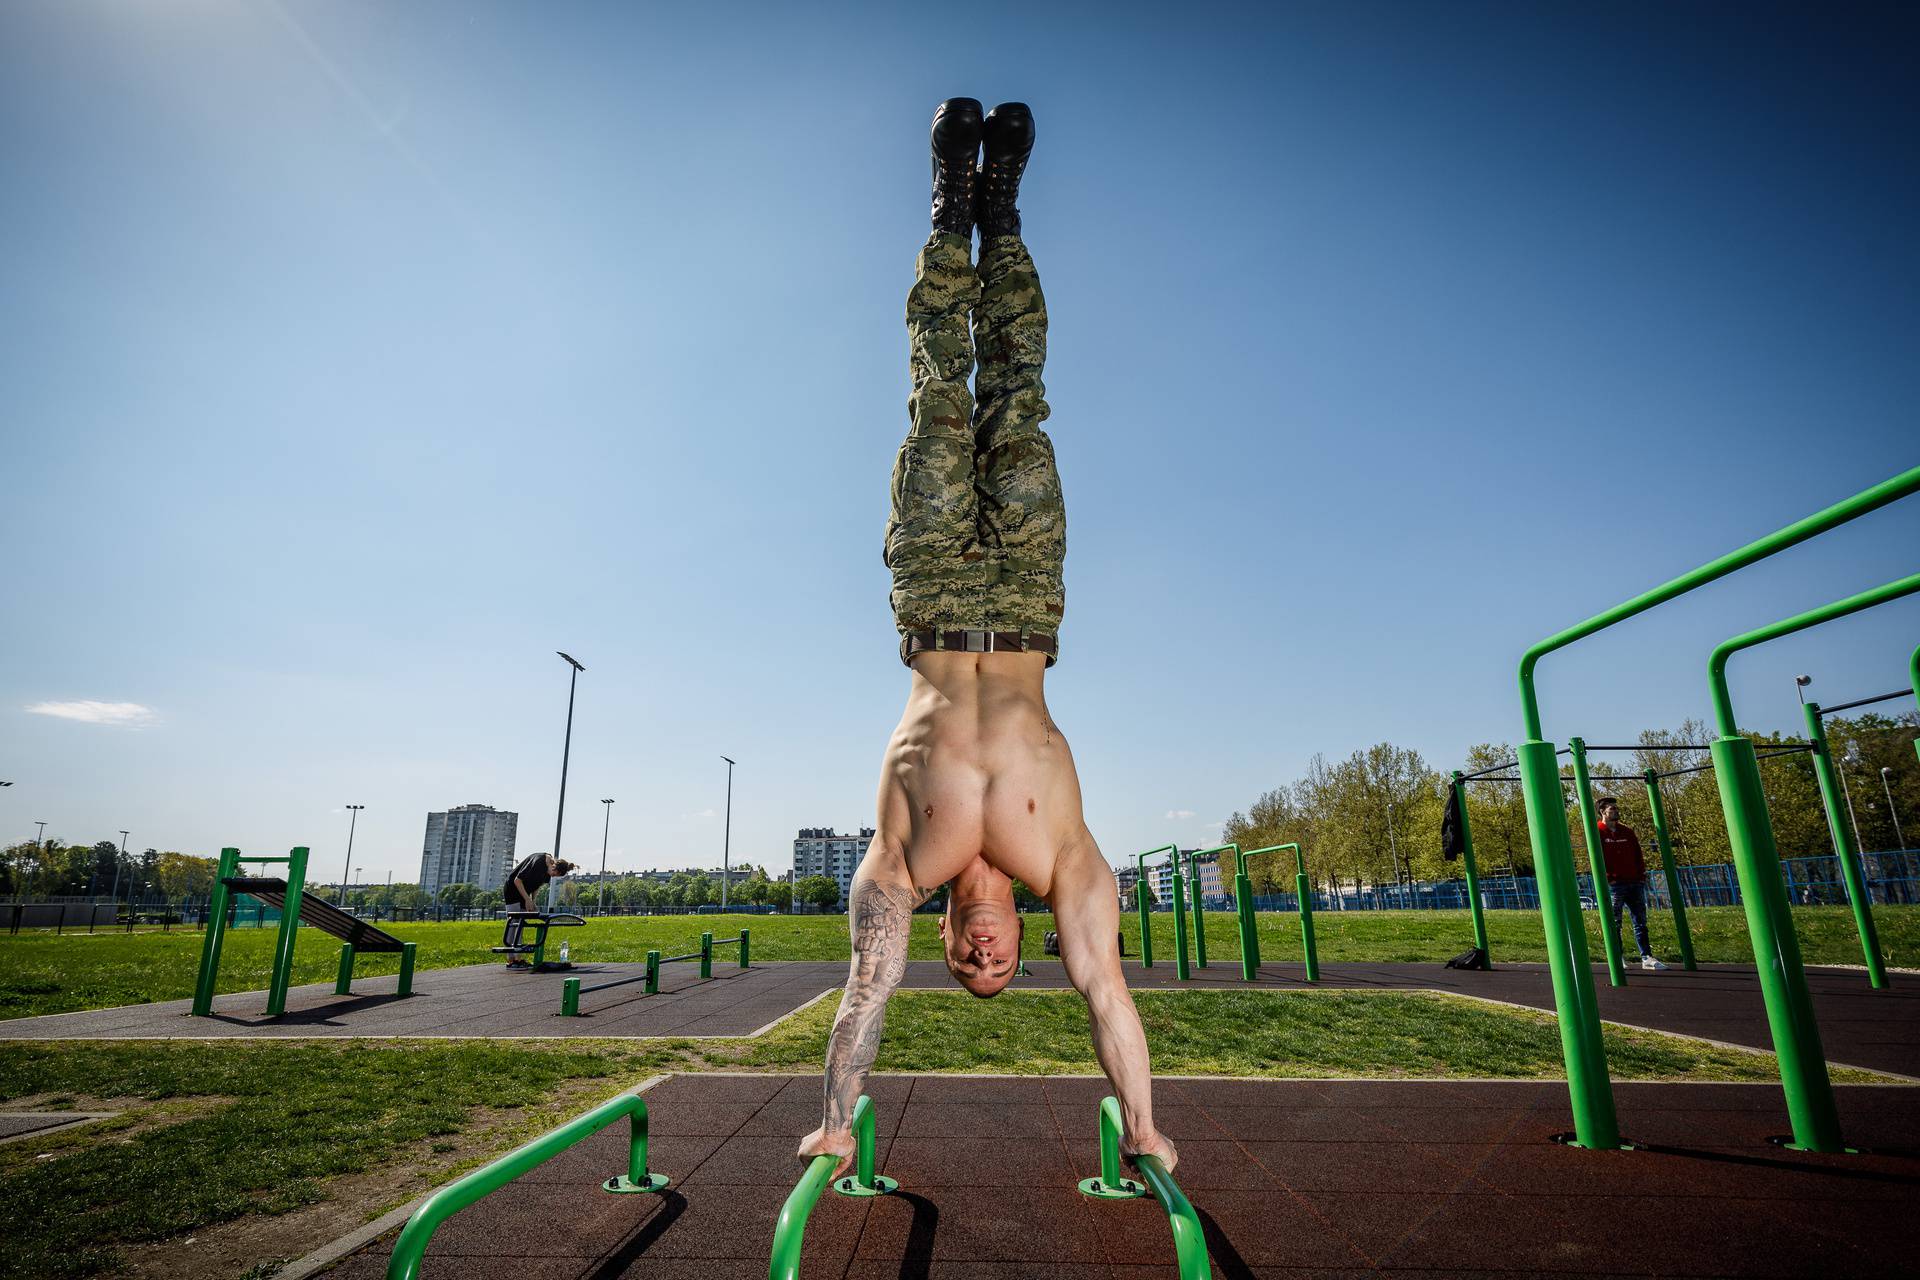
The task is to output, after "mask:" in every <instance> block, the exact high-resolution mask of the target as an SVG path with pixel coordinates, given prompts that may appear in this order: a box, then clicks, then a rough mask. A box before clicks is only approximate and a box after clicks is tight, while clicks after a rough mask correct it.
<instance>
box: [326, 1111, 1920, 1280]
mask: <svg viewBox="0 0 1920 1280" xmlns="http://www.w3.org/2000/svg"><path fill="white" fill-rule="evenodd" d="M1106 1087H1107V1086H1106V1084H1105V1082H1104V1081H1099V1080H1086V1079H1077V1078H1076V1079H1023V1080H1007V1079H998V1080H994V1079H979V1078H959V1077H939V1076H922V1077H885V1078H880V1079H877V1080H875V1081H874V1082H873V1084H872V1087H871V1093H872V1095H873V1097H874V1100H875V1103H876V1106H877V1110H878V1119H879V1125H878V1131H879V1135H880V1140H879V1144H878V1146H879V1153H878V1154H879V1160H880V1168H881V1171H882V1172H884V1173H886V1174H887V1175H888V1176H890V1177H894V1178H898V1179H899V1180H900V1183H901V1189H900V1193H899V1194H897V1195H893V1196H888V1197H884V1198H880V1199H872V1200H858V1199H849V1198H845V1197H841V1196H838V1195H835V1194H834V1193H832V1192H831V1191H829V1192H828V1193H826V1194H825V1195H824V1196H823V1197H822V1198H821V1200H820V1203H819V1206H818V1207H817V1208H816V1209H815V1210H814V1213H813V1217H812V1220H811V1223H810V1225H809V1227H808V1230H807V1240H806V1251H805V1259H804V1263H803V1267H802V1275H804V1276H806V1277H808V1278H809V1280H823V1278H825V1277H841V1278H842V1280H877V1278H879V1277H887V1278H889V1280H892V1278H895V1277H916V1278H917V1277H926V1278H928V1280H963V1278H964V1280H1013V1278H1015V1277H1044V1278H1045V1280H1095V1278H1096V1277H1098V1278H1101V1280H1144V1278H1145V1277H1149V1276H1151V1277H1169V1276H1172V1275H1173V1274H1174V1271H1173V1265H1172V1263H1173V1257H1172V1247H1171V1243H1170V1236H1169V1233H1168V1227H1167V1222H1166V1218H1165V1215H1164V1214H1163V1213H1162V1212H1161V1211H1160V1209H1159V1208H1158V1206H1157V1205H1155V1204H1154V1203H1153V1202H1152V1201H1150V1200H1129V1201H1095V1200H1090V1199H1087V1198H1085V1197H1083V1196H1081V1195H1080V1194H1079V1193H1078V1192H1077V1191H1076V1190H1075V1185H1074V1184H1075V1182H1076V1180H1077V1179H1079V1178H1082V1177H1088V1176H1091V1175H1093V1174H1095V1173H1097V1172H1098V1145H1097V1140H1096V1138H1095V1131H1096V1130H1095V1124H1096V1122H1095V1106H1096V1104H1097V1100H1098V1099H1099V1098H1100V1097H1101V1096H1102V1095H1103V1094H1104V1093H1105V1092H1106ZM819 1088H820V1084H819V1078H818V1077H817V1076H805V1077H784V1076H678V1077H674V1078H672V1079H670V1080H667V1081H665V1082H664V1083H662V1084H659V1085H657V1086H656V1087H655V1088H654V1089H652V1090H651V1091H649V1092H648V1094H647V1099H648V1106H649V1110H650V1113H651V1129H652V1135H653V1141H652V1154H651V1161H650V1163H651V1165H652V1167H653V1168H654V1169H655V1170H656V1171H659V1172H662V1173H665V1174H667V1175H669V1176H670V1177H671V1178H672V1179H673V1184H672V1187H671V1188H670V1190H669V1192H668V1194H666V1195H664V1196H660V1197H653V1196H611V1195H606V1194H604V1193H602V1192H601V1191H600V1190H599V1183H600V1180H601V1179H603V1178H605V1177H607V1176H608V1175H609V1174H610V1173H614V1172H619V1171H621V1170H622V1169H623V1168H624V1159H625V1132H624V1129H625V1127H624V1126H623V1125H616V1126H614V1127H613V1128H610V1129H608V1130H605V1131H603V1132H602V1133H600V1134H598V1135H596V1136H595V1137H594V1138H592V1139H589V1140H588V1141H587V1142H585V1143H583V1144H581V1145H580V1146H578V1147H575V1148H574V1149H573V1150H572V1151H571V1152H569V1153H567V1154H566V1155H563V1156H561V1157H558V1158H557V1159H555V1160H553V1161H552V1162H550V1163H548V1164H547V1165H544V1166H542V1167H541V1168H540V1169H539V1170H537V1171H535V1172H533V1173H531V1174H528V1175H527V1176H526V1177H524V1178H522V1179H521V1180H519V1181H518V1182H515V1183H513V1184H511V1185H509V1186H508V1187H506V1188H504V1189H502V1190H500V1191H498V1192H495V1193H494V1194H493V1195H491V1196H489V1197H488V1198H487V1199H485V1200H482V1201H481V1202H480V1203H478V1204H476V1205H474V1206H472V1207H471V1208H468V1209H466V1210H463V1211H462V1212H461V1213H459V1214H458V1215H456V1216H455V1217H454V1218H452V1219H451V1220H450V1221H449V1222H448V1223H447V1224H446V1225H445V1226H444V1227H442V1228H441V1230H440V1231H439V1233H438V1234H437V1235H436V1236H435V1237H434V1241H433V1245H432V1248H431V1250H430V1251H429V1253H428V1255H427V1263H426V1267H425V1270H424V1273H423V1274H424V1276H425V1277H426V1280H434V1278H435V1277H455V1276H459V1277H479V1278H482V1280H491V1278H492V1277H499V1278H500V1280H508V1278H509V1277H511V1278H512V1280H575V1278H578V1280H588V1278H592V1280H618V1278H619V1277H627V1276H631V1277H634V1278H635V1280H721V1278H724V1280H742V1278H752V1277H757V1276H761V1275H764V1274H766V1269H767V1258H768V1253H769V1250H770V1247H771V1241H772V1236H773V1224H774V1220H775V1217H776V1215H777V1214H778V1212H779V1209H780V1206H781V1204H782V1202H783V1201H784V1199H785V1197H786V1195H787V1193H788V1191H789V1190H790V1189H791V1188H792V1186H793V1183H794V1181H795V1180H796V1179H797V1177H798V1176H799V1173H800V1166H799V1164H798V1163H797V1162H796V1161H795V1160H794V1158H793V1149H794V1147H795V1145H796V1143H797V1140H798V1137H799V1135H801V1134H802V1133H804V1132H806V1131H807V1130H808V1129H809V1128H810V1127H812V1126H813V1125H814V1124H816V1123H817V1122H818V1120H819V1096H818V1095H819ZM1616 1089H1617V1093H1618V1096H1619V1106H1620V1114H1621V1120H1622V1126H1623V1128H1624V1130H1625V1132H1626V1133H1627V1134H1628V1135H1629V1136H1630V1137H1631V1138H1633V1139H1635V1140H1637V1141H1638V1142H1640V1143H1642V1144H1646V1145H1644V1146H1642V1148H1641V1149H1639V1150H1635V1151H1626V1152H1620V1151H1614V1152H1594V1151H1582V1150H1579V1149H1576V1148H1571V1147H1566V1146H1561V1145H1559V1144H1556V1143H1554V1142H1552V1141H1551V1140H1550V1137H1551V1135H1552V1134H1553V1133H1554V1132H1555V1131H1556V1130H1558V1129H1560V1128H1563V1127H1564V1124H1565V1119H1564V1117H1565V1106H1566V1090H1565V1086H1564V1085H1561V1084H1557V1083H1551V1082H1543V1083H1502V1084H1466V1083H1455V1082H1431V1083H1412V1082H1369V1081H1329V1082H1298V1081H1212V1080H1176V1079H1162V1080H1159V1081H1157V1082H1156V1084H1155V1105H1156V1120H1157V1121H1158V1123H1159V1125H1160V1126H1161V1127H1162V1129H1163V1130H1164V1131H1165V1132H1166V1133H1167V1135H1168V1137H1169V1138H1170V1139H1172V1140H1173V1141H1174V1142H1175V1143H1176V1144H1177V1145H1178V1147H1179V1150H1180V1157H1181V1158H1180V1167H1179V1169H1178V1170H1177V1171H1176V1174H1175V1177H1176V1178H1177V1180H1178V1181H1179V1182H1180V1184H1181V1187H1182V1189H1183V1190H1184V1191H1185V1192H1186V1194H1187V1196H1188V1198H1189V1199H1190V1200H1191V1201H1192V1202H1193V1205H1194V1207H1195V1209H1196V1210H1197V1211H1198V1213H1199V1215H1200V1218H1201V1221H1202V1223H1203V1225H1204V1227H1205V1230H1206V1235H1207V1243H1208V1248H1209V1251H1210V1252H1211V1254H1212V1256H1213V1263H1214V1275H1216V1276H1220V1277H1230V1278H1237V1277H1281V1276H1286V1277H1302V1276H1306V1275H1309V1274H1311V1275H1314V1276H1322V1277H1329V1276H1333V1277H1346V1276H1354V1277H1358V1276H1367V1275H1401V1274H1405V1275H1412V1274H1415V1273H1419V1274H1424V1275H1426V1276H1429V1277H1432V1276H1436V1275H1445V1276H1463V1275H1469V1274H1472V1275H1486V1274H1501V1275H1515V1274H1527V1275H1538V1274H1552V1275H1556V1276H1584V1275H1600V1274H1605V1275H1609V1276H1653V1275H1659V1276H1667V1277H1676V1276H1778V1277H1788V1276H1793V1277H1798V1276H1810V1275H1846V1276H1911V1275H1913V1273H1914V1271H1913V1267H1914V1257H1915V1254H1914V1244H1913V1220H1912V1216H1911V1215H1912V1211H1913V1208H1914V1206H1915V1205H1916V1204H1920V1089H1911V1088H1901V1087H1879V1088H1859V1087H1855V1088H1844V1089H1842V1090H1840V1106H1841V1112H1842V1116H1843V1119H1844V1123H1845V1124H1846V1127H1847V1131H1848V1133H1849V1135H1850V1136H1851V1138H1852V1139H1853V1140H1854V1141H1855V1142H1857V1143H1862V1144H1870V1145H1872V1146H1874V1147H1876V1148H1879V1150H1878V1151H1877V1152H1875V1153H1870V1154H1865V1155H1857V1156H1810V1155H1805V1154H1800V1153H1795V1152H1790V1151H1786V1150H1783V1149H1781V1148H1779V1147H1776V1146H1772V1145H1770V1144H1769V1143H1768V1142H1767V1141H1766V1139H1767V1137H1768V1136H1769V1135H1770V1134H1772V1133H1774V1132H1775V1131H1776V1130H1777V1128H1778V1126H1779V1123H1780V1119H1779V1090H1778V1088H1777V1087H1776V1086H1771V1085H1661V1084H1621V1085H1618V1086H1617V1087H1616ZM391 1243H392V1234H391V1233H389V1234H388V1235H386V1236H384V1237H382V1238H381V1239H379V1240H376V1241H375V1242H373V1243H372V1244H371V1245H369V1246H367V1247H366V1248H364V1249H363V1250H362V1251H360V1252H359V1253H357V1254H353V1255H350V1256H349V1257H348V1258H347V1259H346V1260H345V1261H344V1262H343V1263H342V1264H341V1265H340V1266H339V1267H337V1268H335V1269H334V1270H333V1271H332V1272H330V1273H329V1274H330V1275H331V1276H333V1277H338V1278H339V1280H377V1278H378V1277H381V1276H383V1275H384V1274H385V1268H386V1263H387V1253H388V1250H389V1249H390V1247H391Z"/></svg>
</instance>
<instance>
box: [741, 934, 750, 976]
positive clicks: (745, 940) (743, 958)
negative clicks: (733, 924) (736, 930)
mask: <svg viewBox="0 0 1920 1280" xmlns="http://www.w3.org/2000/svg"><path fill="white" fill-rule="evenodd" d="M751 941H752V940H751V939H750V938H748V937H747V931H746V930H745V929H742V930H741V931H740V967H741V968H742V969H745V968H748V967H750V966H749V965H748V963H747V947H748V946H749V945H750V943H751Z"/></svg>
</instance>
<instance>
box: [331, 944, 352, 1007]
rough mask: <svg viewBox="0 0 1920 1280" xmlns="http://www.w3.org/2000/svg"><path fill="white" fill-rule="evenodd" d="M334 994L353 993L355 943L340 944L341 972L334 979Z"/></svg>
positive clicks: (344, 994) (348, 994)
mask: <svg viewBox="0 0 1920 1280" xmlns="http://www.w3.org/2000/svg"><path fill="white" fill-rule="evenodd" d="M333 994H335V995H337V996H350V995H352V994H353V944H352V943H351V942H343V943H341V944H340V972H339V974H338V976H336V977H335V978H334V980H333Z"/></svg>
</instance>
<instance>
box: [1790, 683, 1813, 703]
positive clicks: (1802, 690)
mask: <svg viewBox="0 0 1920 1280" xmlns="http://www.w3.org/2000/svg"><path fill="white" fill-rule="evenodd" d="M1812 683H1813V677H1812V676H1795V677H1794V678H1793V691H1794V692H1795V693H1797V694H1799V695H1800V705H1801V706H1803V707H1804V706H1806V705H1807V686H1808V685H1810V684H1812Z"/></svg>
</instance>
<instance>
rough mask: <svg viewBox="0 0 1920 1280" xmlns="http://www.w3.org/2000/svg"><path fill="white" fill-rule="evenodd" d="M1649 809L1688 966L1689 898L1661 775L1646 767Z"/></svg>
mask: <svg viewBox="0 0 1920 1280" xmlns="http://www.w3.org/2000/svg"><path fill="white" fill-rule="evenodd" d="M1647 811H1648V812H1649V813H1651V814H1652V815H1653V843H1654V846H1655V847H1656V848H1657V849H1659V850H1660V870H1661V871H1662V872H1663V873H1664V874H1665V875H1666V878H1667V898H1668V900H1669V901H1671V902H1672V903H1673V931H1674V933H1675V935H1677V936H1678V937H1679V939H1680V962H1681V963H1682V964H1683V965H1685V966H1686V967H1687V968H1689V969H1698V968H1699V967H1700V966H1699V965H1697V964H1695V963H1694V960H1693V931H1692V930H1691V929H1689V928H1687V899H1686V895H1685V894H1683V893H1681V892H1680V869H1679V868H1678V867H1676V866H1674V865H1673V841H1671V840H1669V839H1668V838H1667V806H1666V804H1665V803H1664V802H1663V801H1662V799H1661V796H1660V775H1659V774H1657V773H1655V772H1654V771H1653V770H1651V769H1649V770H1647Z"/></svg>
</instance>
